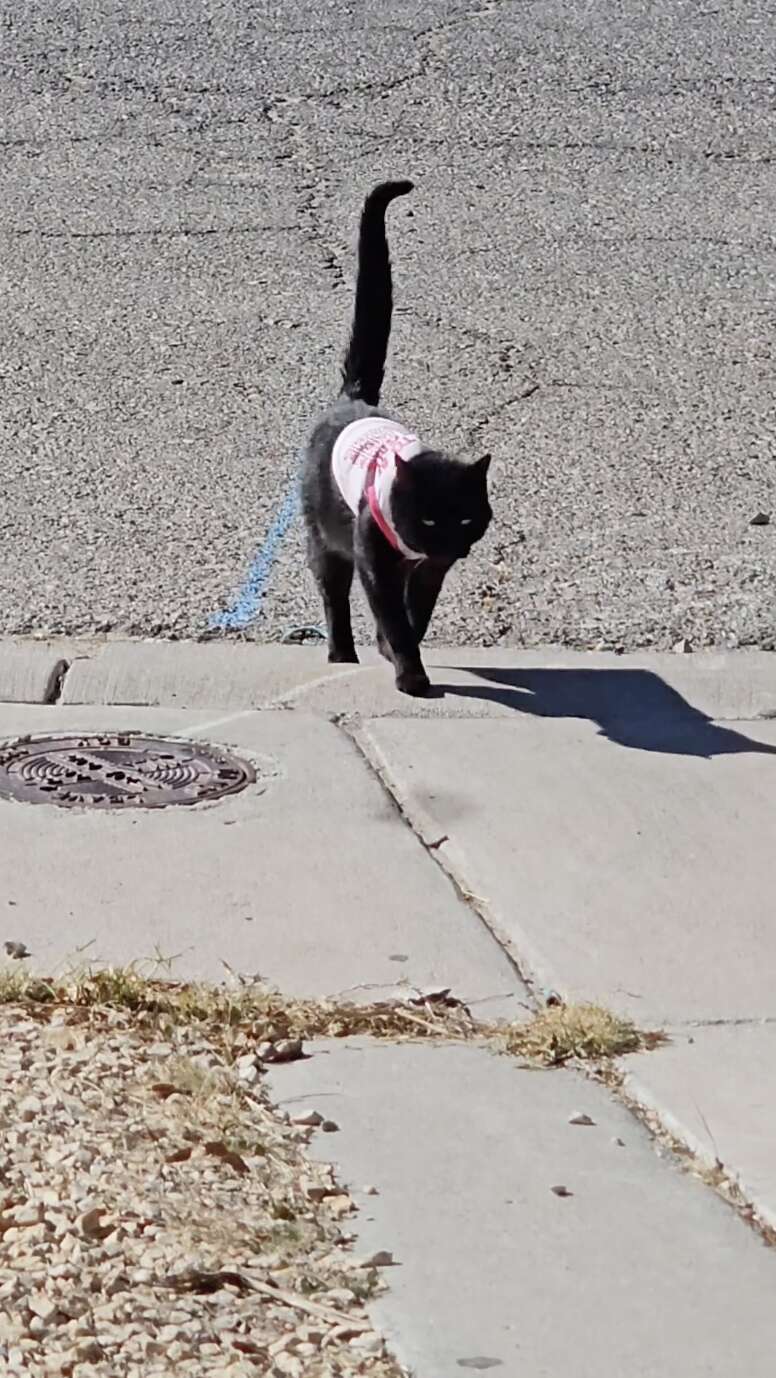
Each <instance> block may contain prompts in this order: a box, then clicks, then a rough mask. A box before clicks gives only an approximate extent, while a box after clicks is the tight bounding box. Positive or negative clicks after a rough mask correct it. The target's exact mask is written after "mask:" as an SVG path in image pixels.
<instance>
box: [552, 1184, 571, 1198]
mask: <svg viewBox="0 0 776 1378" xmlns="http://www.w3.org/2000/svg"><path fill="white" fill-rule="evenodd" d="M550 1191H551V1192H554V1193H555V1195H556V1196H573V1195H574V1193H573V1191H569V1189H568V1187H562V1186H560V1187H550Z"/></svg>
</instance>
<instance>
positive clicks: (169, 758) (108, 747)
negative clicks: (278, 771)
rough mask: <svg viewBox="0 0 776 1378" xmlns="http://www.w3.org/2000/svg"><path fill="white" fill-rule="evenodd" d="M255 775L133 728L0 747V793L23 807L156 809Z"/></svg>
mask: <svg viewBox="0 0 776 1378" xmlns="http://www.w3.org/2000/svg"><path fill="white" fill-rule="evenodd" d="M255 780H256V772H255V770H254V769H253V766H250V765H248V764H247V763H246V762H245V761H240V760H238V759H237V757H236V756H230V755H229V754H228V753H227V752H225V751H221V750H220V749H219V748H217V747H212V746H204V745H200V743H199V742H190V741H183V742H181V741H170V740H168V739H167V738H165V737H144V736H142V735H141V734H140V733H136V732H118V733H115V734H113V733H111V734H105V733H99V734H95V735H93V736H79V737H48V736H47V737H19V738H18V739H17V740H16V741H14V742H8V743H6V744H5V745H0V798H4V799H18V800H21V801H22V802H24V803H27V804H59V805H60V806H61V807H62V808H77V807H80V808H84V807H86V808H90V809H127V808H134V809H163V808H166V807H167V806H168V805H170V804H201V803H206V802H207V801H209V800H213V799H220V798H221V797H222V796H223V795H225V794H236V793H237V792H238V791H239V790H241V789H244V788H245V786H246V785H248V784H253V783H254V782H255Z"/></svg>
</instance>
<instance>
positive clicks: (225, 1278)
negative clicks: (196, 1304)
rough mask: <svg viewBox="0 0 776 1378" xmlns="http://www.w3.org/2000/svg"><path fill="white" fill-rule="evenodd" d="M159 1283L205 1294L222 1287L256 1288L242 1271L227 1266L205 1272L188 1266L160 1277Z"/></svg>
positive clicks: (180, 1289)
mask: <svg viewBox="0 0 776 1378" xmlns="http://www.w3.org/2000/svg"><path fill="white" fill-rule="evenodd" d="M159 1285H160V1286H162V1287H172V1288H173V1289H174V1290H175V1291H176V1292H196V1293H198V1294H199V1295H203V1296H207V1295H209V1294H210V1293H211V1292H218V1291H220V1289H221V1288H222V1287H234V1288H236V1289H237V1291H238V1292H240V1293H244V1292H252V1291H253V1290H254V1288H253V1284H252V1283H251V1282H249V1281H248V1279H247V1278H245V1277H243V1275H242V1273H235V1272H232V1271H231V1270H229V1269H226V1268H224V1269H219V1270H218V1272H213V1273H207V1272H204V1271H203V1270H202V1269H200V1268H187V1269H186V1271H185V1272H183V1273H170V1274H168V1276H167V1277H164V1278H160V1279H159Z"/></svg>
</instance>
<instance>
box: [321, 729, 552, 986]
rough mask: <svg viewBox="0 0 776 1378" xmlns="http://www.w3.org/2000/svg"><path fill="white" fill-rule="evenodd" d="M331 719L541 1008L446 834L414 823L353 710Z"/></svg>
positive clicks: (531, 980)
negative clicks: (453, 857)
mask: <svg viewBox="0 0 776 1378" xmlns="http://www.w3.org/2000/svg"><path fill="white" fill-rule="evenodd" d="M330 721H331V723H332V724H333V725H334V726H335V727H337V728H338V729H339V730H340V732H341V733H342V734H343V736H345V737H347V739H348V741H349V742H350V743H351V745H352V747H353V749H354V750H355V751H356V752H357V753H358V756H359V758H360V760H361V761H362V763H363V764H364V765H365V766H366V768H367V770H368V771H369V773H370V774H371V775H372V776H373V777H374V779H375V780H376V781H377V783H378V784H379V785H380V787H381V789H382V791H383V793H384V795H385V797H386V799H388V800H389V802H390V804H391V805H392V807H393V809H394V810H395V811H396V813H397V815H398V817H399V818H400V819H401V821H402V822H403V823H404V824H405V826H406V827H407V828H408V829H409V831H410V832H411V833H412V836H413V837H414V838H415V840H416V841H417V843H418V845H419V846H421V847H422V848H423V850H424V852H426V853H427V854H428V856H429V858H430V859H431V861H433V862H434V864H435V865H436V866H438V867H439V869H440V871H441V872H442V874H443V875H444V877H445V879H446V880H447V882H448V884H449V885H451V886H452V888H453V891H454V892H455V895H456V897H457V898H458V899H459V900H460V901H461V903H462V904H464V905H465V906H466V908H467V909H469V910H470V912H471V913H472V914H473V915H474V917H475V919H476V921H477V923H478V924H479V925H480V926H481V927H482V928H483V929H484V930H485V932H486V933H487V935H488V937H489V938H490V939H491V940H492V941H493V942H494V943H496V944H497V946H498V947H499V948H500V949H501V951H502V952H503V954H504V956H505V957H506V959H507V961H508V962H509V964H510V966H511V967H512V970H513V971H514V973H515V975H516V977H517V978H518V980H519V981H520V982H521V984H522V985H523V986H525V989H526V991H527V992H528V995H529V998H530V1000H531V1002H532V1004H531V1005H530V1006H529V1007H528V1008H530V1009H531V1010H532V1011H533V1010H537V1009H542V1008H543V1007H544V1001H543V1000H542V999H541V996H540V995H539V994H537V991H536V982H535V981H534V980H533V979H532V977H531V976H529V975H528V974H527V973H526V972H525V971H524V970H523V968H522V966H521V963H520V960H519V958H518V956H517V954H516V953H515V951H514V948H513V946H512V944H511V942H510V941H509V939H508V938H507V937H506V935H505V934H502V933H500V932H499V931H498V929H497V927H496V926H495V924H494V923H493V922H492V920H491V918H490V916H489V914H488V912H487V905H486V904H485V901H484V900H482V899H480V897H479V896H478V895H475V894H474V893H473V891H471V890H470V889H469V888H468V887H467V885H466V883H465V880H464V878H463V877H461V876H460V875H458V874H457V872H456V868H455V867H454V866H453V865H452V864H451V863H450V862H449V860H448V859H447V858H446V857H445V855H444V844H445V843H446V842H448V841H449V838H448V837H447V836H446V835H445V836H439V837H434V838H433V839H432V840H431V841H430V842H429V841H427V840H426V838H425V837H424V836H423V834H422V833H421V832H420V830H419V829H418V828H417V827H416V825H415V822H414V820H413V819H412V817H411V816H410V814H409V813H408V812H407V810H406V809H405V808H404V805H403V804H402V802H401V799H400V798H399V797H398V795H397V793H396V792H395V791H394V789H393V787H392V784H391V780H390V777H389V775H388V772H387V771H386V770H385V769H384V767H383V765H382V763H381V762H380V760H379V759H378V757H377V756H376V754H375V753H374V752H373V751H372V749H371V744H370V742H369V740H368V738H367V736H366V735H365V733H364V730H363V726H362V723H361V719H360V717H359V716H358V715H355V714H347V713H341V714H335V715H333V716H332V717H331V718H330Z"/></svg>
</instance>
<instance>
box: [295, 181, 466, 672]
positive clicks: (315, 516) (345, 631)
mask: <svg viewBox="0 0 776 1378" xmlns="http://www.w3.org/2000/svg"><path fill="white" fill-rule="evenodd" d="M410 191H412V182H383V183H382V184H381V185H380V186H378V187H375V190H374V191H373V192H371V193H370V194H369V196H368V197H367V198H366V202H365V204H364V209H363V213H362V216H361V225H360V230H359V241H358V281H357V283H356V306H355V316H354V320H353V328H352V333H351V337H350V343H349V345H348V350H347V354H346V356H345V363H344V367H343V370H342V392H341V394H340V396H339V398H338V399H337V401H336V402H334V403H333V405H332V406H331V407H330V408H329V410H328V411H327V412H326V413H325V415H324V416H323V417H322V418H321V420H320V421H319V422H318V424H317V426H316V427H315V430H314V431H313V433H312V436H311V437H310V442H309V445H308V447H307V452H306V455H305V461H304V470H303V477H302V508H303V512H304V520H305V525H306V527H307V539H308V556H309V561H310V568H311V569H312V571H313V574H314V575H315V578H316V580H317V583H318V587H319V588H320V590H321V594H322V596H323V603H324V608H325V611H326V626H327V630H328V638H329V660H330V661H357V660H358V656H357V655H356V648H355V646H354V644H353V631H352V628H351V623H350V588H351V584H352V582H353V567H354V565H355V567H356V569H357V570H358V573H359V577H360V579H361V582H362V584H363V586H364V589H365V590H366V595H367V598H368V599H369V603H370V606H371V609H372V612H373V614H374V618H375V622H376V623H377V644H378V646H379V648H380V651H381V652H382V654H383V655H384V656H385V657H386V659H388V660H390V661H392V662H393V665H394V668H395V671H396V685H397V688H399V689H401V690H402V691H403V692H404V693H405V694H426V693H428V690H429V688H430V685H429V681H428V676H427V675H426V672H425V670H424V668H423V662H422V661H421V658H420V643H421V641H422V640H423V637H424V636H425V633H426V629H427V627H428V624H429V620H430V618H431V614H432V612H433V611H434V604H435V603H436V600H437V596H438V594H439V590H440V589H441V587H442V584H443V582H444V578H445V575H446V574H447V571H448V570H449V569H450V566H451V565H453V564H454V563H455V561H456V560H460V559H463V558H465V557H466V556H467V555H468V554H469V551H470V550H471V547H472V546H473V545H474V543H475V541H478V540H480V538H481V537H482V536H483V535H484V534H485V531H486V529H487V527H488V523H489V522H490V519H491V515H492V514H491V509H490V504H489V502H488V489H487V473H488V465H489V463H490V455H484V456H483V457H482V459H479V460H477V462H476V463H474V464H467V463H464V462H462V461H461V460H457V459H451V458H449V457H448V456H447V455H445V454H440V452H439V451H438V450H429V449H427V448H426V447H425V446H424V445H422V444H421V442H420V441H419V440H418V437H417V436H415V435H413V434H412V432H410V431H407V430H406V429H405V428H404V427H403V426H402V425H401V424H400V423H399V422H397V421H394V420H393V419H392V418H391V417H389V416H387V415H386V413H385V412H383V411H380V410H378V402H379V400H380V388H381V386H382V382H383V373H384V369H385V359H386V354H387V351H388V337H389V335H390V330H391V313H392V309H393V294H392V284H391V263H390V258H389V256H388V244H387V242H386V237H385V212H386V208H387V206H388V204H389V202H391V201H392V200H393V199H394V197H396V196H406V195H407V193H408V192H410Z"/></svg>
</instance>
